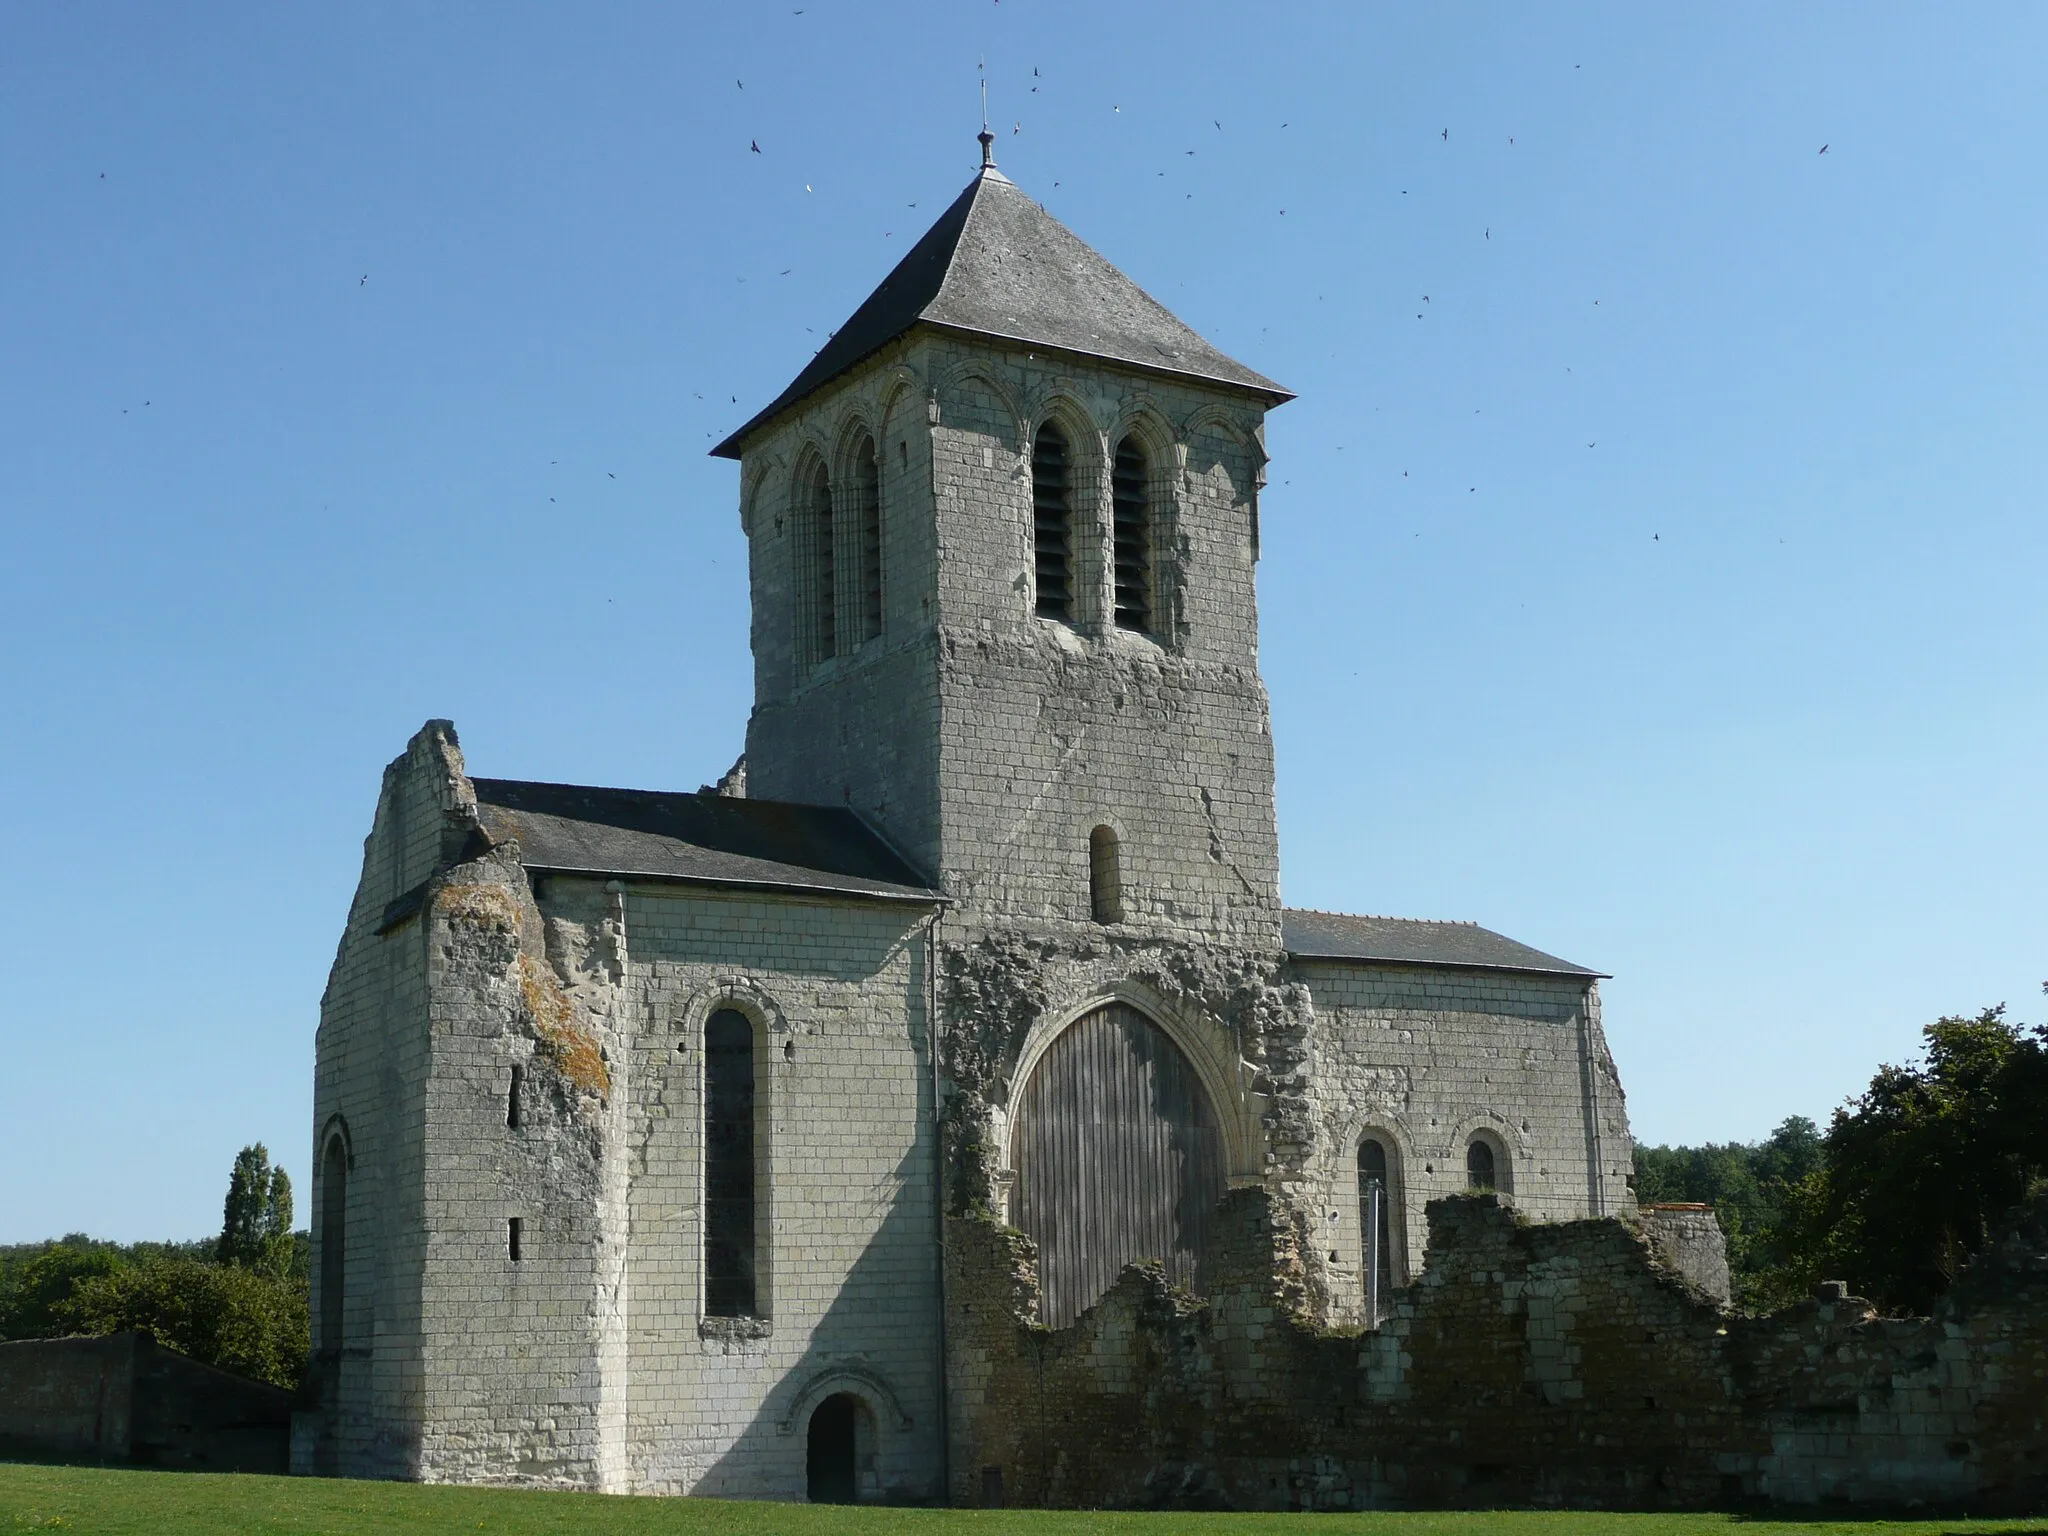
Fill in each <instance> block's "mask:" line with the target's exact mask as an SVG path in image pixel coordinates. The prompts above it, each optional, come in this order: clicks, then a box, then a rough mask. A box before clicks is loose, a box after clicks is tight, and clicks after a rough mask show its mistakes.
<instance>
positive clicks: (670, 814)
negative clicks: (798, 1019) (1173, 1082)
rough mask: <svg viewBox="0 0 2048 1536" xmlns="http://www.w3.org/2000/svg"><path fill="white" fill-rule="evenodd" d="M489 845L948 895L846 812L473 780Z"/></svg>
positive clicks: (1312, 927) (1350, 949) (1545, 969)
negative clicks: (513, 843)
mask: <svg viewBox="0 0 2048 1536" xmlns="http://www.w3.org/2000/svg"><path fill="white" fill-rule="evenodd" d="M470 784H471V786H472V787H473V788H474V789H475V791H476V799H477V815H478V818H479V820H481V821H482V823H483V827H484V831H485V832H486V833H487V834H488V835H489V836H490V838H491V839H492V841H494V842H504V841H506V840H508V839H516V840H517V841H518V843H519V856H520V862H521V863H523V864H524V865H525V866H526V867H527V868H528V869H533V870H540V871H545V872H551V873H560V874H585V875H603V876H607V877H611V876H619V877H627V878H631V877H638V878H642V879H654V880H682V881H687V882H690V883H692V884H700V885H718V886H729V887H735V888H741V889H745V888H754V889H761V890H776V891H786V892H792V893H796V894H814V895H822V896H854V897H865V898H868V899H873V900H883V901H913V902H933V901H943V900H944V899H945V897H944V895H943V894H942V893H941V892H940V891H938V890H937V889H936V888H934V887H933V886H932V885H931V884H930V883H929V882H928V881H927V880H926V878H925V877H924V876H923V875H922V874H921V873H919V871H918V870H916V869H915V868H913V867H912V866H911V864H910V863H909V862H908V861H907V860H906V859H904V858H903V857H902V855H900V854H898V853H897V852H896V851H895V850H894V849H893V848H891V847H890V846H889V844H888V843H887V842H885V841H884V840H883V839H882V837H881V836H880V835H879V834H878V833H877V832H876V831H875V830H874V829H873V828H872V827H870V826H869V825H868V824H867V823H866V822H865V821H863V820H861V818H860V817H859V816H857V815H855V814H854V813H853V812H852V811H850V810H844V809H841V808H839V807H836V806H826V805H795V804H791V803H789V802H786V801H780V800H749V799H741V798H736V797H733V796H729V795H721V794H718V793H716V792H715V791H712V790H699V791H697V792H696V793H694V794H679V793H675V792H672V791H663V790H645V789H606V788H600V787H597V786H594V785H587V784H541V783H535V782H533V781H531V780H525V779H478V778H473V779H471V780H470ZM1281 931H1282V945H1283V947H1284V948H1285V949H1286V951H1287V953H1288V954H1289V955H1290V956H1292V957H1294V958H1295V959H1299V960H1357V961H1365V962H1377V963H1380V964H1393V965H1421V966H1451V967H1457V968H1460V969H1472V970H1489V971H1523V972H1532V973H1538V974H1549V975H1558V976H1575V977H1583V978H1586V979H1589V980H1590V979H1594V978H1597V977H1599V976H1600V975H1602V974H1603V973H1601V972H1599V971H1591V970H1587V969H1586V968H1585V967H1583V966H1578V965H1573V964H1572V963H1571V962H1570V961H1569V960H1560V959H1559V958H1558V957H1557V956H1555V955H1549V954H1545V953H1544V952H1543V951H1542V950H1540V949H1532V948H1531V947H1530V946H1528V945H1527V944H1521V943H1517V942H1516V941H1515V940H1513V939H1510V938H1508V937H1507V936H1506V935H1504V934H1499V933H1495V932H1493V931H1492V930H1491V929H1487V928H1481V927H1480V926H1479V925H1478V924H1477V923H1446V922H1431V921H1426V920H1423V919H1418V918H1405V917H1355V916H1351V915H1349V914H1346V913H1341V912H1316V911H1310V910H1306V909H1303V908H1297V907H1289V908H1288V909H1287V910H1286V911H1285V912H1284V913H1283V914H1282V915H1281Z"/></svg>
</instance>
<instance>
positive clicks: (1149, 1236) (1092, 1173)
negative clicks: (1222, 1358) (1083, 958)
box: [1010, 1002, 1225, 1328]
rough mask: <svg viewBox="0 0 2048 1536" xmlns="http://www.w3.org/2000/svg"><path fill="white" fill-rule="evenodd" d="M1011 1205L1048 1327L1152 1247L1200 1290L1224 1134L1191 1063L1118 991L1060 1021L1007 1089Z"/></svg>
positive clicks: (1169, 1269) (1069, 1316) (1176, 1279)
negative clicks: (1011, 1101) (1034, 1265)
mask: <svg viewBox="0 0 2048 1536" xmlns="http://www.w3.org/2000/svg"><path fill="white" fill-rule="evenodd" d="M1010 1166H1011V1169H1012V1170H1013V1172H1014V1173H1015V1175H1016V1186H1015V1191H1014V1193H1013V1195H1012V1198H1011V1209H1012V1211H1013V1212H1014V1213H1015V1219H1016V1223H1017V1226H1018V1227H1019V1228H1020V1229H1022V1230H1023V1231H1024V1232H1025V1233H1026V1234H1027V1235H1028V1236H1030V1237H1031V1238H1032V1239H1033V1240H1034V1241H1035V1242H1036V1243H1037V1244H1038V1282H1039V1315H1040V1317H1041V1318H1042V1319H1043V1320H1044V1321H1045V1322H1046V1323H1047V1324H1049V1325H1050V1326H1052V1327H1055V1328H1059V1327H1064V1326H1066V1325H1067V1324H1069V1323H1071V1322H1073V1321H1074V1319H1075V1318H1077V1317H1079V1316H1080V1315H1081V1313H1082V1312H1083V1311H1084V1310H1086V1309H1087V1308H1088V1307H1090V1306H1092V1305H1093V1304H1094V1303H1095V1302H1096V1301H1097V1300H1099V1299H1100V1298H1101V1296H1102V1294H1103V1293H1104V1292H1105V1291H1107V1290H1108V1289H1109V1288H1110V1287H1111V1286H1112V1285H1114V1284H1115V1283H1116V1278H1117V1276H1118V1275H1119V1274H1121V1273H1122V1272H1123V1268H1124V1266H1125V1265H1127V1264H1133V1263H1138V1262H1141V1261H1144V1260H1149V1259H1156V1260H1158V1261H1159V1262H1160V1263H1162V1264H1164V1265H1165V1267H1166V1275H1167V1279H1168V1280H1169V1281H1171V1282H1172V1283H1173V1284H1176V1285H1183V1286H1186V1287H1188V1288H1189V1289H1191V1290H1194V1291H1197V1292H1199V1291H1201V1290H1202V1289H1203V1285H1204V1281H1205V1279H1206V1274H1205V1269H1206V1264H1207V1257H1208V1248H1209V1228H1210V1222H1211V1218H1212V1216H1213V1214H1214V1212H1215V1208H1216V1202H1217V1201H1218V1200H1220V1199H1221V1198H1222V1197H1223V1190H1224V1184H1225V1178H1224V1147H1223V1134H1222V1128H1221V1126H1220V1125H1219V1124H1218V1123H1217V1119H1216V1110H1215V1106H1214V1105H1213V1104H1211V1103H1210V1101H1209V1095H1208V1093H1207V1091H1206V1090H1205V1089H1204V1088H1203V1086H1202V1083H1201V1080H1200V1078H1199V1077H1198V1076H1197V1074H1196V1072H1195V1067H1194V1063H1192V1062H1191V1061H1189V1060H1188V1058H1187V1056H1186V1054H1185V1053H1184V1052H1182V1050H1181V1048H1180V1047H1179V1046H1178V1045H1176V1044H1175V1043H1174V1042H1173V1040H1172V1038H1171V1037H1170V1036H1168V1034H1167V1033H1166V1031H1165V1030H1163V1029H1161V1028H1160V1027H1159V1025H1157V1024H1156V1023H1154V1022H1153V1021H1152V1020H1151V1019H1149V1018H1147V1017H1146V1016H1145V1015H1144V1014H1143V1013H1140V1012H1139V1011H1138V1010H1137V1009H1136V1008H1133V1007H1132V1006H1130V1004H1128V1003H1121V1002H1119V1003H1108V1004H1105V1005H1104V1006H1102V1007H1100V1008H1097V1009H1095V1010H1094V1011H1093V1012H1091V1013H1087V1014H1084V1015H1083V1016H1082V1017H1081V1018H1079V1019H1076V1020H1075V1021H1074V1022H1073V1023H1072V1024H1071V1025H1069V1026H1068V1027H1067V1028H1066V1029H1065V1030H1064V1031H1063V1032H1062V1033H1061V1034H1060V1035H1059V1037H1058V1038H1057V1039H1055V1040H1054V1041H1053V1042H1052V1044H1051V1045H1050V1046H1048V1047H1047V1048H1046V1050H1045V1053H1044V1054H1043V1055H1042V1056H1040V1057H1039V1059H1038V1062H1037V1064H1036V1065H1035V1066H1034V1067H1033V1068H1032V1070H1031V1076H1030V1078H1029V1080H1028V1081H1027V1082H1026V1083H1025V1084H1024V1088H1023V1091H1022V1092H1021V1093H1020V1094H1019V1095H1018V1098H1017V1108H1016V1111H1015V1115H1014V1126H1013V1129H1012V1131H1011V1133H1010Z"/></svg>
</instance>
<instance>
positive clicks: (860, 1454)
mask: <svg viewBox="0 0 2048 1536" xmlns="http://www.w3.org/2000/svg"><path fill="white" fill-rule="evenodd" d="M876 1491H877V1479H876V1476H875V1416H874V1414H873V1413H871V1412H870V1411H869V1409H868V1405H867V1404H866V1403H864V1402H862V1401H861V1400H860V1399H859V1398H858V1397H856V1396H854V1394H853V1393H851V1392H834V1393H833V1394H832V1395H831V1396H830V1397H828V1398H826V1399H825V1401H823V1402H822V1403H820V1404H818V1406H817V1407H816V1408H814V1409H812V1410H811V1427H810V1436H809V1443H808V1445H807V1447H806V1450H805V1455H804V1495H805V1497H806V1498H808V1499H809V1500H810V1501H811V1502H812V1503H813V1504H858V1503H860V1502H861V1499H862V1496H863V1495H864V1494H865V1495H867V1496H869V1497H872V1496H873V1495H874V1494H875V1492H876Z"/></svg>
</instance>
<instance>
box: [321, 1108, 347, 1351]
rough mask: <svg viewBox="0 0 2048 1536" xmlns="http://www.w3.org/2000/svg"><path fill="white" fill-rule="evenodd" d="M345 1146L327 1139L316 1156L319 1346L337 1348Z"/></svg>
mask: <svg viewBox="0 0 2048 1536" xmlns="http://www.w3.org/2000/svg"><path fill="white" fill-rule="evenodd" d="M347 1286H348V1145H347V1143H346V1142H345V1141H343V1139H342V1138H341V1137H340V1136H339V1135H335V1136H330V1137H328V1138H327V1150H326V1151H325V1152H324V1153H322V1154H321V1157H320V1348H321V1349H322V1350H338V1349H340V1348H341V1332H342V1324H343V1319H344V1318H346V1316H347V1315H348V1314H347V1309H346V1306H345V1303H346V1301H347V1299H348V1291H347Z"/></svg>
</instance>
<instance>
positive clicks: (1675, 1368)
mask: <svg viewBox="0 0 2048 1536" xmlns="http://www.w3.org/2000/svg"><path fill="white" fill-rule="evenodd" d="M1428 1216H1429V1229H1430V1239H1429V1252H1428V1259H1427V1263H1426V1265H1425V1267H1424V1269H1423V1272H1422V1275H1421V1278H1420V1279H1419V1280H1418V1281H1417V1282H1416V1283H1415V1284H1414V1285H1413V1286H1412V1287H1409V1288H1407V1289H1406V1290H1404V1291H1402V1292H1400V1293H1398V1294H1397V1296H1396V1298H1395V1303H1394V1306H1393V1309H1392V1313H1391V1315H1390V1316H1389V1317H1388V1318H1387V1320H1386V1321H1385V1323H1384V1324H1383V1325H1382V1326H1381V1327H1380V1328H1379V1329H1378V1330H1376V1331H1358V1330H1319V1329H1317V1328H1316V1327H1314V1326H1313V1325H1312V1324H1310V1323H1309V1322H1308V1320H1307V1303H1308V1290H1307V1287H1306V1286H1305V1285H1304V1284H1303V1282H1302V1276H1303V1274H1304V1269H1303V1266H1302V1265H1301V1263H1300V1258H1299V1253H1300V1248H1301V1245H1302V1242H1303V1239H1304V1233H1303V1231H1302V1228H1301V1223H1300V1222H1299V1221H1298V1220H1297V1219H1294V1218H1291V1217H1289V1216H1288V1215H1287V1214H1286V1213H1285V1212H1284V1210H1283V1209H1282V1208H1280V1207H1278V1206H1277V1205H1276V1204H1275V1202H1274V1201H1273V1200H1272V1198H1271V1197H1270V1196H1269V1195H1268V1194H1267V1193H1266V1192H1265V1191H1263V1190H1253V1189H1245V1190H1240V1191H1237V1192H1235V1193H1233V1194H1231V1195H1230V1196H1228V1197H1227V1198H1226V1201H1225V1208H1224V1214H1223V1224H1224V1229H1225V1230H1224V1231H1223V1233H1222V1234H1221V1238H1220V1241H1221V1243H1222V1248H1223V1252H1224V1253H1226V1254H1227V1255H1228V1260H1227V1262H1225V1263H1223V1264H1222V1265H1220V1266H1219V1268H1218V1272H1217V1274H1216V1276H1215V1279H1214V1282H1213V1283H1212V1286H1211V1293H1210V1296H1209V1297H1208V1299H1207V1300H1206V1301H1197V1300H1196V1299H1194V1298H1193V1297H1190V1296H1187V1295H1185V1294H1181V1293H1174V1292H1171V1291H1169V1290H1168V1289H1167V1288H1166V1287H1165V1286H1164V1284H1163V1282H1162V1280H1161V1277H1160V1275H1159V1274H1158V1273H1157V1271H1156V1270H1151V1269H1147V1268H1144V1267H1138V1266H1134V1267H1133V1268H1131V1269H1129V1270H1127V1271H1125V1274H1124V1277H1123V1279H1122V1280H1121V1281H1120V1282H1119V1283H1118V1285H1117V1286H1116V1288H1115V1289H1114V1290H1112V1291H1111V1292H1110V1293H1109V1294H1108V1295H1107V1296H1105V1297H1104V1298H1103V1300H1102V1301H1101V1302H1100V1303H1099V1304H1098V1305H1097V1306H1095V1307H1094V1308H1093V1309H1091V1310H1090V1311H1088V1312H1086V1313H1084V1314H1083V1316H1082V1317H1081V1318H1080V1320H1079V1321H1078V1322H1077V1323H1075V1324H1074V1325H1073V1326H1072V1327H1070V1328H1067V1329H1063V1330H1059V1331H1048V1330H1046V1329H1042V1328H1038V1327H1036V1326H1034V1325H1033V1324H1032V1322H1031V1318H1032V1316H1033V1312H1034V1306H1035V1300H1034V1296H1033V1286H1034V1282H1033V1270H1032V1253H1031V1248H1030V1244H1029V1243H1028V1241H1026V1240H1025V1239H1023V1238H1022V1237H1021V1235H1020V1234H1017V1233H1015V1232H1011V1231H1008V1230H1006V1229H1004V1228H1002V1227H1000V1226H998V1225H996V1224H995V1223H992V1222H990V1221H987V1220H976V1219H960V1220H956V1221H954V1222H953V1223H952V1230H951V1233H950V1236H949V1252H950V1253H951V1255H952V1270H951V1288H950V1297H951V1316H950V1319H949V1328H950V1331H951V1334H952V1338H953V1346H954V1349H955V1353H956V1366H955V1382H956V1392H955V1397H954V1402H953V1433H954V1436H955V1453H954V1461H953V1466H954V1474H953V1482H954V1488H953V1492H954V1497H955V1499H956V1500H958V1501H961V1502H969V1501H972V1500H974V1499H976V1498H977V1497H978V1495H979V1492H980V1490H981V1489H982V1488H983V1487H986V1486H997V1485H999V1486H1001V1487H1002V1488H1003V1489H1004V1491H1005V1496H1006V1498H1008V1499H1009V1500H1010V1501H1011V1502H1014V1503H1018V1504H1045V1505H1058V1506H1068V1507H1078V1506H1096V1505H1120V1506H1168V1507H1203V1506H1209V1507H1233V1508H1247V1509H1255V1508H1264V1509H1355V1508H1373V1507H1388V1506H1444V1507H1450V1506H1465V1507H1472V1506H1481V1507H1486V1506H1505V1505H1557V1506H1571V1507H1604V1508H1670V1509H1710V1508H1728V1507H1741V1506H1745V1505H1750V1504H1766V1503H1767V1504H1773V1505H1780V1506H1788V1505H1789V1506H1820V1505H1832V1506H1842V1507H1845V1508H1849V1509H1855V1510H1862V1511H1879V1510H1903V1509H1916V1508H1918V1509H1926V1508H1936V1509H1963V1508H1967V1509H1968V1511H1969V1512H1970V1513H1973V1514H1990V1513H2001V1512H2013V1513H2019V1512H2032V1511H2038V1510H2040V1509H2041V1508H2043V1507H2044V1506H2048V1201H2043V1202H2039V1203H2037V1204H2036V1205H2035V1206H2034V1207H2033V1208H2032V1210H2031V1211H2030V1212H2029V1213H2027V1215H2026V1218H2025V1219H2024V1220H2022V1221H2021V1222H2020V1223H2019V1224H2018V1225H2017V1226H2016V1227H2015V1229H2014V1230H2013V1231H2012V1232H2011V1233H2010V1234H2009V1235H2008V1236H2007V1237H2006V1238H2005V1240H2004V1241H2003V1242H2002V1243H2001V1244H2000V1245H1999V1246H1998V1247H1996V1248H1995V1249H1994V1250H1992V1251H1990V1252H1988V1253H1986V1254H1985V1255H1983V1256H1982V1257H1981V1258H1980V1259H1979V1260H1977V1261H1976V1263H1975V1264H1973V1265H1972V1267H1971V1269H1970V1270H1969V1271H1968V1273H1967V1274H1966V1275H1965V1276H1964V1277H1963V1279H1962V1280H1961V1281H1960V1282H1959V1283H1958V1284H1957V1286H1956V1287H1955V1288H1954V1290H1953V1292H1952V1293H1951V1294H1950V1296H1949V1297H1948V1298H1946V1299H1945V1300H1944V1302H1943V1304H1942V1306H1941V1308H1940V1310H1939V1311H1938V1312H1937V1314H1936V1315H1935V1316H1933V1317H1931V1318H1904V1319H1885V1318H1879V1317H1876V1316H1874V1315H1873V1313H1872V1312H1871V1310H1870V1308H1869V1307H1868V1305H1867V1304H1865V1303H1863V1302H1861V1301H1859V1300H1856V1299H1854V1298H1847V1297H1845V1298H1841V1299H1833V1300H1825V1301H1817V1302H1809V1303H1805V1304H1803V1305H1800V1306H1797V1307H1793V1308H1791V1309H1789V1310H1787V1311H1784V1312H1780V1313H1777V1314H1774V1315H1772V1316H1768V1317H1742V1316H1737V1315H1734V1314H1731V1313H1728V1312H1726V1311H1724V1310H1722V1309H1721V1308H1719V1307H1717V1306H1716V1305H1715V1304H1714V1303H1713V1301H1712V1300H1711V1299H1710V1298H1709V1297H1707V1296H1706V1295H1705V1294H1704V1293H1703V1292H1701V1291H1700V1290H1698V1289H1697V1288H1696V1287H1694V1286H1693V1285H1692V1284H1691V1283H1690V1282H1689V1281H1687V1280H1686V1279H1685V1278H1684V1277H1683V1276H1682V1275H1680V1274H1679V1273H1678V1272H1677V1271H1676V1270H1675V1269H1674V1268H1672V1267H1671V1266H1669V1265H1668V1264H1667V1263H1666V1262H1665V1261H1664V1260H1663V1258H1662V1257H1661V1256H1660V1254H1659V1252H1658V1250H1657V1248H1656V1246H1655V1245H1653V1243H1652V1242H1651V1240H1650V1239H1649V1238H1648V1237H1647V1236H1646V1235H1645V1234H1644V1233H1643V1231H1642V1230H1641V1228H1640V1227H1639V1226H1637V1225H1635V1224H1633V1223H1630V1222H1625V1221H1623V1220H1620V1219H1614V1218H1607V1219H1587V1220H1579V1221H1570V1222H1558V1223H1540V1222H1530V1221H1527V1220H1525V1219H1521V1218H1518V1217H1517V1215H1516V1214H1515V1213H1514V1212H1513V1211H1512V1210H1510V1209H1509V1208H1507V1207H1506V1206H1504V1205H1502V1204H1501V1203H1499V1201H1498V1200H1497V1199H1496V1198H1494V1197H1491V1196H1486V1197H1461V1198H1454V1199H1447V1200H1439V1201H1436V1202H1433V1203H1432V1204H1431V1205H1430V1207H1429V1212H1428Z"/></svg>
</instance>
